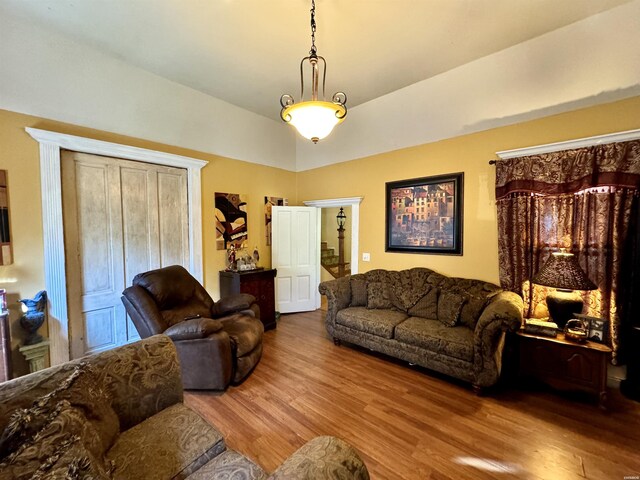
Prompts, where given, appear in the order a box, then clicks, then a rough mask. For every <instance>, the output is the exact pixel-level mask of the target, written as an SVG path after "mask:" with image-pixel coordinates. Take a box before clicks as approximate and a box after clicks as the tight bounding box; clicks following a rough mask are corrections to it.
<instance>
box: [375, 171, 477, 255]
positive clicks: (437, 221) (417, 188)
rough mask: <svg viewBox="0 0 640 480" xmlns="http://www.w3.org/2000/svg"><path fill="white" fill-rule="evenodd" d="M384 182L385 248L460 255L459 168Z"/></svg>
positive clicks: (460, 183)
mask: <svg viewBox="0 0 640 480" xmlns="http://www.w3.org/2000/svg"><path fill="white" fill-rule="evenodd" d="M385 185H386V217H385V218H386V228H385V236H386V240H385V251H387V252H402V253H427V254H440V255H462V224H463V205H462V202H463V189H464V173H463V172H458V173H451V174H447V175H437V176H432V177H422V178H412V179H409V180H398V181H394V182H387V183H386V184H385Z"/></svg>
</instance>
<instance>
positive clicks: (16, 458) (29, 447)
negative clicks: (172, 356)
mask: <svg viewBox="0 0 640 480" xmlns="http://www.w3.org/2000/svg"><path fill="white" fill-rule="evenodd" d="M45 420H46V422H44V423H42V424H41V428H40V429H39V430H38V431H36V432H33V435H31V436H29V437H23V438H22V441H21V443H20V445H18V446H17V448H16V449H15V450H14V451H12V452H11V453H9V454H8V455H7V456H6V457H5V458H4V459H3V460H2V461H1V462H0V478H2V479H9V478H11V479H18V480H21V479H36V478H96V479H99V478H109V476H108V474H109V471H110V462H105V458H104V452H103V449H102V442H101V440H100V437H99V435H98V432H97V431H96V429H95V428H94V426H93V424H92V423H90V422H89V420H88V419H87V418H86V417H85V415H84V413H83V412H82V410H80V409H79V408H76V407H74V406H71V404H70V403H69V402H68V401H67V400H62V401H60V402H58V403H57V404H56V405H55V406H53V407H52V409H51V411H50V412H49V413H48V415H47V416H46V419H45ZM67 473H71V474H72V476H70V477H66V476H65V475H66V474H67ZM74 473H77V474H78V476H77V477H76V476H73V474H74Z"/></svg>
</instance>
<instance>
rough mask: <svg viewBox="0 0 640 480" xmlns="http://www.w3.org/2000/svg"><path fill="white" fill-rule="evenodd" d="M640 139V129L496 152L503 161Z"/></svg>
mask: <svg viewBox="0 0 640 480" xmlns="http://www.w3.org/2000/svg"><path fill="white" fill-rule="evenodd" d="M638 139H640V129H637V130H627V131H625V132H616V133H608V134H606V135H597V136H595V137H585V138H578V139H575V140H568V141H566V142H556V143H546V144H544V145H536V146H534V147H525V148H516V149H513V150H503V151H501V152H496V155H497V156H498V157H499V158H500V159H502V160H508V159H510V158H518V157H527V156H529V155H541V154H543V153H551V152H559V151H561V150H573V149H576V148H584V147H591V146H593V145H605V144H607V143H616V142H628V141H631V140H638Z"/></svg>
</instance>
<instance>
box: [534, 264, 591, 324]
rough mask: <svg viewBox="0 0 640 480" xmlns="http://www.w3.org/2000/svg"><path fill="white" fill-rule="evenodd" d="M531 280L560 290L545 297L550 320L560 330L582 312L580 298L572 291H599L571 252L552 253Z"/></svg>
mask: <svg viewBox="0 0 640 480" xmlns="http://www.w3.org/2000/svg"><path fill="white" fill-rule="evenodd" d="M531 281H532V282H533V283H535V284H538V285H544V286H546V287H552V288H557V289H558V290H559V291H556V292H550V293H549V294H548V295H547V307H548V308H549V315H550V316H551V318H552V320H553V321H554V322H555V323H556V324H557V325H558V327H560V328H564V326H565V325H566V323H567V321H569V320H570V319H571V318H572V317H573V315H574V314H576V313H581V312H582V307H583V302H582V298H580V295H578V294H577V293H574V292H572V290H595V289H597V288H598V287H597V286H596V284H595V283H593V282H592V281H591V280H590V279H589V277H587V274H586V273H584V270H582V268H580V264H579V263H578V260H577V259H576V257H575V256H574V255H573V253H562V252H560V253H553V254H551V256H550V257H549V258H548V259H547V261H546V262H545V264H544V265H543V266H542V268H541V269H540V271H539V272H538V273H536V274H535V275H534V277H533V279H532V280H531Z"/></svg>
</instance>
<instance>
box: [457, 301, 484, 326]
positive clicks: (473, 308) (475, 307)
mask: <svg viewBox="0 0 640 480" xmlns="http://www.w3.org/2000/svg"><path fill="white" fill-rule="evenodd" d="M461 295H462V296H463V297H465V298H466V301H465V303H464V305H463V306H462V310H461V312H460V325H464V326H466V327H469V328H470V329H472V330H473V329H475V328H476V323H478V318H479V317H480V314H481V313H482V310H484V307H485V305H486V304H487V300H488V297H487V296H481V295H465V294H464V293H461Z"/></svg>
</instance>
